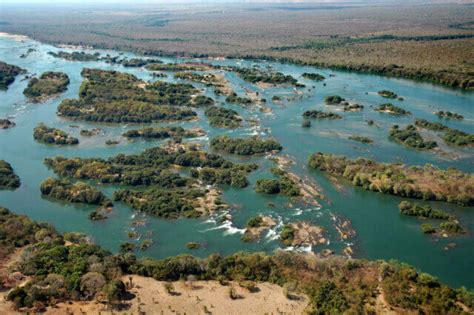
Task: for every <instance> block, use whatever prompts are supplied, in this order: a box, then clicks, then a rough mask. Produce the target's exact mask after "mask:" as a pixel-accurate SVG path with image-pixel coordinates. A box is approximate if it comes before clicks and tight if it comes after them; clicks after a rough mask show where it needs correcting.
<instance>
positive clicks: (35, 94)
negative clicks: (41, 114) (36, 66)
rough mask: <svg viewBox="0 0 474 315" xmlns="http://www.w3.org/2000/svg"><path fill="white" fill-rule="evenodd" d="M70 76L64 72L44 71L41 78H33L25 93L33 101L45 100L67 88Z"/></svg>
mask: <svg viewBox="0 0 474 315" xmlns="http://www.w3.org/2000/svg"><path fill="white" fill-rule="evenodd" d="M68 85H69V77H68V76H67V74H65V73H63V72H53V71H48V72H44V73H43V74H42V75H41V76H40V77H39V78H32V79H31V80H30V81H29V82H28V86H27V87H26V88H25V90H24V91H23V94H24V95H25V96H26V97H28V99H29V100H30V101H32V102H35V103H36V102H44V101H46V100H48V99H50V98H52V97H55V96H57V95H59V94H61V93H63V92H64V91H66V90H67V86H68Z"/></svg>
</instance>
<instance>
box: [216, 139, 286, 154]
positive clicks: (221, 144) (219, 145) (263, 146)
mask: <svg viewBox="0 0 474 315" xmlns="http://www.w3.org/2000/svg"><path fill="white" fill-rule="evenodd" d="M211 148H212V149H213V150H216V151H221V152H225V153H228V154H237V155H256V154H265V153H271V152H275V151H281V150H282V149H283V147H282V146H281V144H280V143H278V141H276V140H273V139H262V138H260V137H258V136H253V137H247V138H231V137H229V136H217V137H215V138H213V139H212V140H211Z"/></svg>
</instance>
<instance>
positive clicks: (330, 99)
mask: <svg viewBox="0 0 474 315" xmlns="http://www.w3.org/2000/svg"><path fill="white" fill-rule="evenodd" d="M343 101H345V99H344V98H343V97H341V96H339V95H329V96H326V97H325V98H324V102H325V103H326V104H328V105H337V104H340V103H342V102H343Z"/></svg>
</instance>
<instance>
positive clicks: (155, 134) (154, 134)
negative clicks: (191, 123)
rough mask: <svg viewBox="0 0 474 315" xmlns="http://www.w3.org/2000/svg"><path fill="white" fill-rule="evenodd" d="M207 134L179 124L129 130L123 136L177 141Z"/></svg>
mask: <svg viewBox="0 0 474 315" xmlns="http://www.w3.org/2000/svg"><path fill="white" fill-rule="evenodd" d="M204 135H206V132H205V131H204V130H203V129H200V128H194V129H184V128H183V127H178V126H166V127H157V128H153V127H148V128H142V129H133V130H128V131H127V132H125V133H123V134H122V136H124V137H126V138H130V139H134V138H144V139H167V138H173V139H174V140H175V141H180V140H181V139H182V138H195V137H202V136H204Z"/></svg>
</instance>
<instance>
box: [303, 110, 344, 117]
mask: <svg viewBox="0 0 474 315" xmlns="http://www.w3.org/2000/svg"><path fill="white" fill-rule="evenodd" d="M303 117H304V118H306V119H342V116H341V115H339V114H336V113H331V112H323V111H319V110H314V109H313V110H307V111H305V112H304V113H303Z"/></svg>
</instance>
